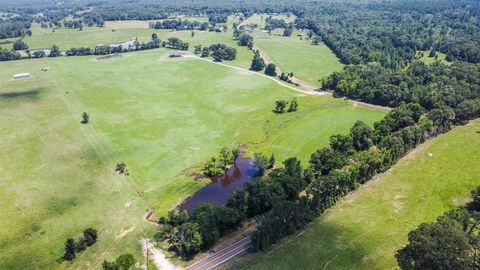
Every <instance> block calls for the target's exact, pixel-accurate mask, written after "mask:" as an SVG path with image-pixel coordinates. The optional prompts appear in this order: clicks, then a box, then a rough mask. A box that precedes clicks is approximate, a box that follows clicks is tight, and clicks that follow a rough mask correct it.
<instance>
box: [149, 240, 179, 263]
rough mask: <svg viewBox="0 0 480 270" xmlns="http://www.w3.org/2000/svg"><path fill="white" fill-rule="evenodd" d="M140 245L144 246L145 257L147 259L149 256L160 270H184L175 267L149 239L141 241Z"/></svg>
mask: <svg viewBox="0 0 480 270" xmlns="http://www.w3.org/2000/svg"><path fill="white" fill-rule="evenodd" d="M140 244H141V245H142V250H143V255H144V256H145V257H147V254H148V255H149V256H148V257H149V258H151V259H152V260H153V262H154V263H155V266H157V268H158V269H162V270H182V269H183V268H181V267H179V266H176V265H174V264H173V263H171V262H170V261H169V260H168V259H167V257H166V256H165V254H163V252H162V251H161V250H159V249H157V248H156V247H155V246H154V245H153V244H152V243H151V242H150V241H149V240H147V239H142V240H140Z"/></svg>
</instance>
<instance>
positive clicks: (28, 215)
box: [0, 50, 385, 269]
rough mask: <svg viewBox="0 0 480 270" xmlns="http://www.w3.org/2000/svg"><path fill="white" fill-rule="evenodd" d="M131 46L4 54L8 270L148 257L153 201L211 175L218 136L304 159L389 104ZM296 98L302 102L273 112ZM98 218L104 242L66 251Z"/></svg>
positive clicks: (3, 228) (2, 235)
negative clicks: (206, 170)
mask: <svg viewBox="0 0 480 270" xmlns="http://www.w3.org/2000/svg"><path fill="white" fill-rule="evenodd" d="M126 55H127V56H128V57H126V58H121V59H117V60H115V59H113V60H112V59H111V60H108V61H106V60H104V61H96V59H95V57H94V56H86V57H59V58H44V59H29V60H21V61H13V62H2V63H0V85H1V86H0V104H1V106H0V129H1V134H2V140H1V141H0V162H1V163H2V166H1V169H0V171H1V174H0V186H1V189H0V208H1V209H2V219H3V222H2V223H0V269H65V268H68V269H85V268H92V269H98V268H99V267H100V264H101V263H102V262H103V260H105V259H108V260H112V259H114V258H115V257H117V256H118V255H120V254H123V253H127V252H129V253H133V254H134V255H135V257H136V258H137V260H138V261H142V260H143V258H142V256H141V250H140V244H139V240H140V239H141V238H142V237H152V235H153V233H154V231H155V226H153V225H151V224H149V223H147V222H145V221H143V214H144V213H145V211H146V210H147V208H149V207H153V208H154V209H155V210H156V214H155V215H156V216H157V217H158V216H160V215H163V214H165V213H166V212H167V211H168V210H169V209H172V207H174V206H175V205H176V204H178V203H179V202H181V200H182V198H185V197H186V196H188V195H190V194H192V193H193V192H194V191H195V190H197V189H198V188H200V187H201V186H202V185H204V184H205V181H195V180H193V179H192V177H189V176H188V174H189V173H191V172H194V171H198V168H199V167H200V166H201V165H202V164H203V163H204V162H205V161H206V160H207V159H209V158H210V157H211V156H212V155H214V154H215V153H217V151H219V150H220V148H221V147H223V146H232V147H233V146H236V145H239V144H246V145H247V146H248V151H250V152H254V151H257V150H261V151H264V152H266V153H274V154H275V155H276V156H278V157H279V158H278V160H279V161H281V159H283V158H284V157H288V156H299V157H301V158H302V160H304V161H305V160H307V159H308V156H309V154H310V153H312V152H313V151H314V150H315V149H316V148H319V147H323V146H325V145H326V142H327V139H328V137H329V136H330V135H332V134H333V133H346V132H347V131H348V129H349V128H350V127H351V125H352V124H353V122H354V121H356V120H358V119H361V120H364V121H365V122H367V123H369V124H372V123H373V122H374V121H377V120H379V119H381V118H382V117H383V115H384V114H385V112H383V111H378V110H372V109H370V108H362V107H354V106H352V105H351V103H349V102H347V101H344V100H340V99H333V98H332V97H330V96H323V97H316V96H300V95H298V93H297V92H295V91H292V90H291V89H288V88H285V87H283V86H281V85H279V84H278V83H277V82H275V81H274V80H270V79H268V78H265V77H262V76H259V75H257V74H252V73H249V72H246V71H241V70H238V69H235V68H230V67H225V66H221V65H217V64H214V63H210V62H206V61H201V60H198V59H194V58H180V59H169V58H168V56H167V55H168V52H166V51H164V50H149V51H142V52H131V53H127V54H126ZM45 66H48V67H50V68H51V69H50V70H48V71H47V72H42V71H41V68H42V67H45ZM23 72H29V73H31V77H30V78H27V79H21V80H12V76H13V75H14V74H17V73H23ZM294 97H297V98H298V99H299V104H300V106H299V111H298V112H296V113H289V114H284V115H275V114H274V113H273V112H272V111H271V110H272V109H273V107H274V101H275V100H277V99H287V100H291V99H292V98H294ZM82 112H88V114H89V115H90V123H89V124H88V125H82V124H80V120H81V114H82ZM117 162H125V163H126V164H127V168H128V170H129V173H130V174H129V175H128V176H127V175H117V174H116V173H114V168H115V164H116V163H117ZM88 227H93V228H96V229H97V230H98V231H99V241H98V243H96V244H95V245H94V246H92V247H90V248H89V249H87V250H86V251H84V252H82V253H81V254H79V256H78V257H77V258H76V259H75V260H74V261H73V263H67V262H61V261H60V260H59V258H60V256H61V255H62V252H63V244H64V242H65V240H66V239H67V238H69V237H78V236H79V235H80V234H81V232H82V231H83V230H84V229H85V228H88Z"/></svg>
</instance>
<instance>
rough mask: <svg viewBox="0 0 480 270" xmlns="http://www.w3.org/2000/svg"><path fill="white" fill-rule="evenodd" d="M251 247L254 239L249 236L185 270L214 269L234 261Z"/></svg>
mask: <svg viewBox="0 0 480 270" xmlns="http://www.w3.org/2000/svg"><path fill="white" fill-rule="evenodd" d="M251 247H252V238H251V236H250V235H249V236H246V237H244V238H242V239H240V240H238V241H236V242H234V243H232V244H230V245H228V246H226V247H224V248H222V249H221V250H219V251H217V252H215V253H212V254H210V255H208V256H206V257H205V258H203V259H201V260H199V261H197V262H195V263H194V264H192V265H190V266H188V267H187V268H185V270H209V269H213V268H215V267H217V266H220V265H221V264H223V263H225V262H226V261H228V260H230V259H232V258H233V257H235V256H237V255H239V254H241V253H244V252H246V251H248V250H249V249H250V248H251Z"/></svg>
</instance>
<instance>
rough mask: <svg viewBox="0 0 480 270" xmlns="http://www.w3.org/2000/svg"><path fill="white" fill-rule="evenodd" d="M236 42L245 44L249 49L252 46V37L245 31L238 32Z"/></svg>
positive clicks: (241, 44) (239, 44)
mask: <svg viewBox="0 0 480 270" xmlns="http://www.w3.org/2000/svg"><path fill="white" fill-rule="evenodd" d="M237 44H238V46H247V47H248V48H250V49H251V48H252V46H253V37H252V36H251V35H249V34H246V33H242V34H239V35H238V37H237Z"/></svg>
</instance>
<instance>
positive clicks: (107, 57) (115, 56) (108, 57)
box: [93, 54, 130, 62]
mask: <svg viewBox="0 0 480 270" xmlns="http://www.w3.org/2000/svg"><path fill="white" fill-rule="evenodd" d="M128 57H130V55H129V54H109V55H104V56H100V57H97V58H95V59H93V61H98V62H114V61H118V60H122V59H125V58H128Z"/></svg>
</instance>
